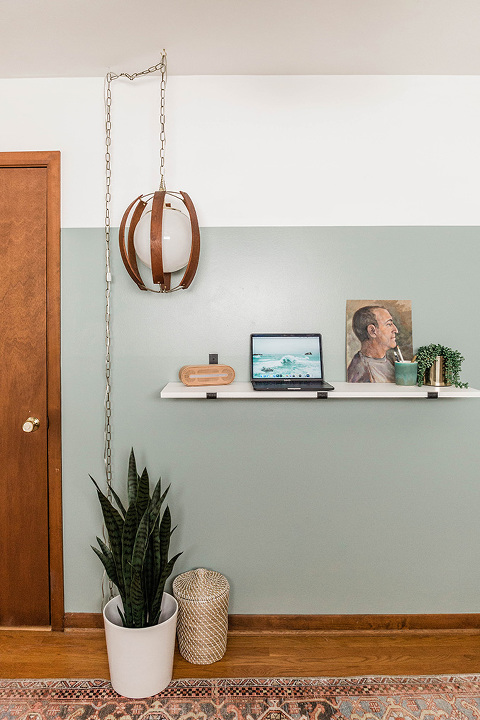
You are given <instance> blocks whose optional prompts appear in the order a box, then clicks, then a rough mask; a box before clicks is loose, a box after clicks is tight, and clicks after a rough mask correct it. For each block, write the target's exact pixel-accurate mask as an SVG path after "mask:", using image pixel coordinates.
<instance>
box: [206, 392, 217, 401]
mask: <svg viewBox="0 0 480 720" xmlns="http://www.w3.org/2000/svg"><path fill="white" fill-rule="evenodd" d="M216 399H217V393H216V392H210V393H209V392H207V400H216Z"/></svg>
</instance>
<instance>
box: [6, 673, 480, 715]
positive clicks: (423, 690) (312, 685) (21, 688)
mask: <svg viewBox="0 0 480 720" xmlns="http://www.w3.org/2000/svg"><path fill="white" fill-rule="evenodd" d="M327 718H328V719H329V720H334V719H336V718H339V719H343V718H348V720H380V719H382V720H383V719H385V720H386V719H387V718H388V719H389V720H394V719H395V720H410V719H412V718H418V719H419V720H437V718H438V720H447V719H450V718H451V719H452V720H470V719H474V718H480V675H454V676H436V677H363V678H271V679H254V678H249V679H240V680H174V681H173V682H172V683H170V685H169V686H168V688H167V689H166V690H165V691H164V692H162V693H160V694H159V695H155V696H154V697H153V698H148V699H146V700H128V699H127V698H124V697H121V696H120V695H117V693H116V692H115V691H114V690H112V687H111V685H110V683H109V682H107V681H106V680H3V681H0V719H1V720H14V719H15V720H57V719H58V720H60V719H62V720H140V719H141V720H326V719H327Z"/></svg>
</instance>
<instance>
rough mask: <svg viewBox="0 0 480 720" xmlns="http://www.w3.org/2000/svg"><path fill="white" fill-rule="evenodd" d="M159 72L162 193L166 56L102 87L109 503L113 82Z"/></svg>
mask: <svg viewBox="0 0 480 720" xmlns="http://www.w3.org/2000/svg"><path fill="white" fill-rule="evenodd" d="M158 71H160V72H161V85H160V88H161V96H160V189H161V190H164V189H165V88H166V81H167V53H166V52H165V50H163V53H162V59H161V60H160V62H159V63H157V64H156V65H152V66H151V67H149V68H147V70H142V71H141V72H138V73H133V74H132V75H129V74H128V73H119V74H118V75H117V74H116V73H111V72H109V73H107V75H106V76H105V86H104V102H105V400H104V409H105V422H104V449H103V460H104V464H105V480H106V485H107V491H106V495H107V498H108V499H109V500H110V501H111V500H112V401H111V356H110V341H111V333H110V319H111V308H110V301H111V283H112V272H111V266H110V239H111V227H110V204H111V200H112V195H111V182H112V166H111V145H112V117H111V108H112V81H113V80H117V79H118V78H121V77H126V78H128V80H135V79H136V78H138V77H142V76H143V75H149V74H150V73H155V72H158ZM106 534H107V533H106V529H105V526H104V528H103V535H104V538H105V542H106V541H107V538H106ZM106 579H107V578H106V573H104V575H103V580H102V607H103V606H104V605H105V602H106V601H107V600H108V599H109V598H110V597H112V595H113V584H112V583H111V582H108V590H107V588H106V587H105V585H106V584H107V583H106Z"/></svg>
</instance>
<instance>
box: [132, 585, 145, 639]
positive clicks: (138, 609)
mask: <svg viewBox="0 0 480 720" xmlns="http://www.w3.org/2000/svg"><path fill="white" fill-rule="evenodd" d="M131 605H132V627H144V626H145V621H146V617H145V615H146V613H145V602H144V598H143V591H142V576H141V574H140V573H139V572H134V573H133V576H132V585H131Z"/></svg>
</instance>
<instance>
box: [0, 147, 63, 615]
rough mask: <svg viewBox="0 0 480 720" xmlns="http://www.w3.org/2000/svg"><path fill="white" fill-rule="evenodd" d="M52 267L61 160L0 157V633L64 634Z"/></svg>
mask: <svg viewBox="0 0 480 720" xmlns="http://www.w3.org/2000/svg"><path fill="white" fill-rule="evenodd" d="M59 260H60V153H58V152H50V153H40V152H31V153H0V361H1V370H0V625H2V626H11V627H18V626H52V627H53V628H54V629H61V628H62V627H63V560H62V523H61V446H60V292H59V288H60V262H59ZM29 418H36V419H38V422H39V425H38V428H36V423H35V422H33V421H31V420H29Z"/></svg>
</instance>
